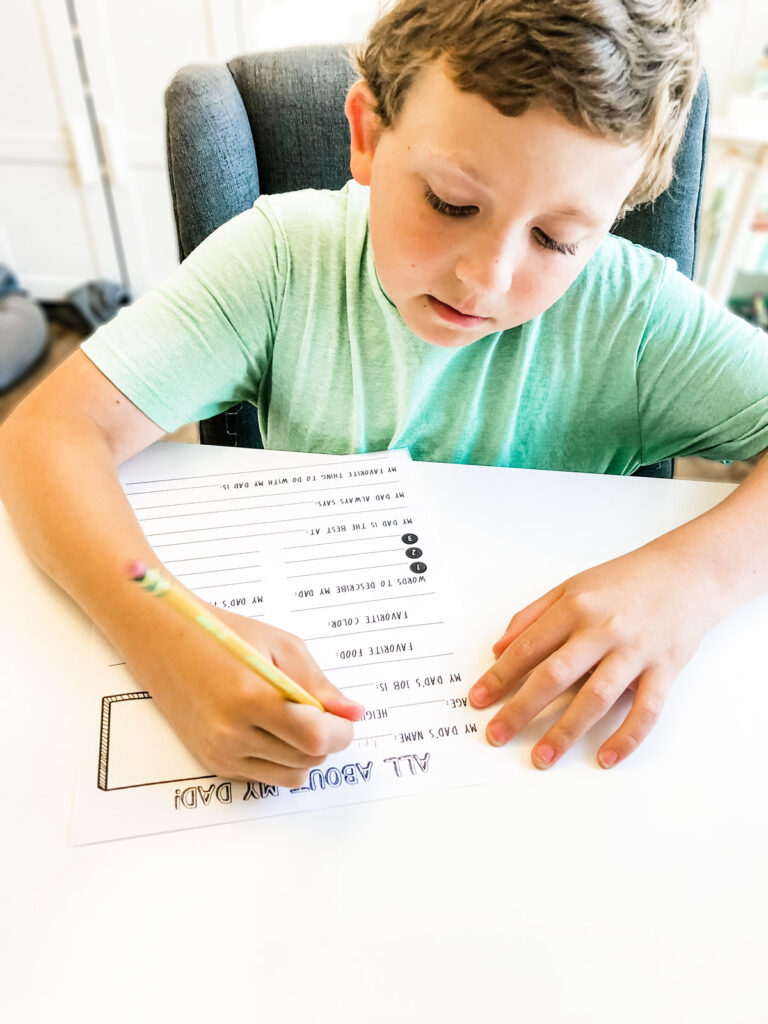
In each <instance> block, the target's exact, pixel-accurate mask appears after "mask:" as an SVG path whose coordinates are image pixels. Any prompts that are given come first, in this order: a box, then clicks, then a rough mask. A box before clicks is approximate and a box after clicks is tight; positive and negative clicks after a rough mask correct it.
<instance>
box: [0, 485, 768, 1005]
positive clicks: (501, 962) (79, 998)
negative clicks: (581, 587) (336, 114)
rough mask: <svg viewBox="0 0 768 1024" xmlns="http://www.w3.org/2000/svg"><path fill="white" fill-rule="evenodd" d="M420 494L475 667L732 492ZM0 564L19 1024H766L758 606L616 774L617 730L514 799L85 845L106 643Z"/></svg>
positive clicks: (2, 894) (3, 950)
mask: <svg viewBox="0 0 768 1024" xmlns="http://www.w3.org/2000/svg"><path fill="white" fill-rule="evenodd" d="M423 475H424V479H425V480H426V481H427V483H428V485H429V489H430V493H431V494H432V495H433V497H434V498H435V509H436V514H437V516H438V522H437V525H438V526H439V528H440V529H441V530H442V531H444V535H445V537H446V538H448V539H451V538H452V540H453V542H454V546H455V550H456V573H457V576H458V582H459V583H460V585H461V586H462V587H463V588H465V592H466V594H467V600H466V631H467V635H468V636H471V637H474V638H475V639H476V642H477V643H478V644H482V645H485V648H486V649H487V648H488V647H489V645H490V643H491V641H492V640H493V639H494V638H495V637H496V636H497V635H499V633H500V631H501V629H502V628H503V626H504V625H505V624H506V620H507V618H508V616H509V614H511V613H512V611H514V609H515V608H516V607H517V606H519V605H520V604H522V603H523V602H527V601H528V600H530V599H532V598H533V597H534V596H536V595H537V594H538V593H540V592H542V591H543V590H544V589H546V588H548V587H550V586H551V585H553V584H554V583H555V582H557V581H558V579H561V578H565V576H567V575H570V574H571V573H572V572H574V571H576V570H578V569H580V568H582V567H585V566H586V565H587V564H589V563H590V562H596V561H600V560H602V559H604V558H606V557H609V556H611V555H614V554H617V553H619V552H620V551H622V550H627V549H629V548H630V547H634V546H636V545H637V544H638V543H640V542H642V541H644V540H646V539H648V538H650V537H651V536H653V535H655V534H657V533H659V532H661V531H662V530H664V529H667V528H669V527H671V526H673V525H676V524H677V523H678V522H681V521H683V520H685V519H688V518H691V517H692V516H693V515H695V514H697V513H698V512H700V511H701V510H703V509H704V508H707V507H709V506H710V505H712V504H713V503H715V502H716V501H718V500H720V498H721V497H723V496H724V495H725V494H726V493H727V492H728V490H729V487H728V485H721V484H697V483H691V482H680V481H677V482H675V481H661V480H640V479H618V478H607V477H587V476H580V475H577V474H554V473H531V472H526V471H514V470H494V469H478V468H467V467H445V466H425V467H424V468H423ZM0 564H2V566H3V574H4V581H3V584H2V587H1V588H0V636H1V637H2V673H1V674H2V686H0V751H2V764H3V768H4V771H3V785H4V792H3V799H2V803H1V804H0V806H1V807H2V814H3V819H4V820H3V823H2V839H0V868H2V871H1V872H0V920H1V921H2V930H1V931H0V935H1V936H2V937H1V938H0V1019H2V1020H3V1021H4V1022H7V1024H17V1022H19V1024H22V1022H23V1024H32V1022H35V1024H36V1022H45V1024H50V1022H52V1021H77V1022H78V1024H81V1022H85V1021H96V1020H100V1021H101V1020H103V1021H109V1022H110V1024H119V1022H131V1024H134V1022H137V1021H142V1022H154V1021H174V1022H175V1021H194V1022H197V1021H200V1022H202V1021H206V1022H208V1021H217V1022H222V1021H251V1020H252V1021H259V1022H269V1024H273V1022H274V1024H282V1022H286V1024H287V1022H290V1024H296V1022H312V1024H316V1022H326V1021H328V1022H331V1021H333V1022H355V1024H361V1022H362V1024H368V1022H387V1024H393V1022H398V1024H400V1022H411V1021H413V1022H417V1021H418V1022H419V1024H430V1022H433V1021H441V1022H442V1021H448V1022H454V1021H467V1020H472V1021H478V1020H489V1021H490V1020H513V1021H519V1022H525V1024H528V1022H534V1021H535V1022H537V1024H545V1022H557V1024H564V1022H573V1024H587V1022H589V1024H600V1022H609V1021H610V1022H611V1024H614V1022H616V1021H619V1022H621V1024H634V1022H638V1024H639V1022H641V1021H642V1022H644V1024H646V1022H651V1021H653V1022H654V1024H658V1022H672V1021H674V1022H686V1024H687V1022H689V1021H691V1022H692V1021H696V1022H697V1024H702V1022H710V1021H711V1022H713V1024H715V1022H716V1024H722V1022H723V1021H728V1022H729V1024H736V1022H750V1024H754V1022H757V1021H765V1020H767V1019H768V986H767V985H766V960H767V954H768V936H767V935H766V924H765V921H766V919H767V918H768V914H767V913H766V911H768V900H767V899H766V896H767V889H768V886H767V883H766V834H767V831H768V830H767V828H766V826H767V825H768V821H767V820H766V819H767V814H766V801H765V779H766V769H765V755H764V735H765V723H766V721H768V686H767V685H766V683H767V682H768V679H767V678H766V677H767V676H768V669H767V668H766V664H765V658H764V648H765V636H766V631H767V627H768V600H766V599H759V600H757V601H755V602H753V603H752V604H751V605H749V606H747V607H745V608H743V609H742V610H741V611H739V612H738V613H737V614H736V615H734V616H732V617H731V619H729V620H728V621H727V622H725V623H723V624H722V625H721V626H720V627H718V629H717V630H715V631H714V632H713V633H711V634H710V635H709V636H708V637H707V639H706V640H705V642H704V643H703V645H702V647H701V648H700V650H699V652H698V653H697V655H696V657H695V659H694V660H693V662H692V663H691V664H690V665H689V667H688V668H687V669H686V671H685V672H684V673H683V675H682V676H681V678H680V680H679V682H678V684H677V686H676V687H675V689H674V690H673V693H672V696H671V697H670V699H669V702H668V705H667V709H666V711H665V714H664V715H663V717H662V719H661V721H660V723H659V725H658V726H657V728H656V730H655V731H654V733H653V734H652V735H651V737H650V738H649V739H648V740H647V741H646V743H645V744H644V745H643V747H642V748H641V749H640V750H639V751H638V752H637V753H636V754H635V755H634V756H633V757H632V758H631V759H630V760H629V761H627V762H626V763H625V764H624V765H622V766H620V767H619V768H618V769H616V770H614V771H610V772H605V771H601V770H600V769H598V768H597V767H596V766H595V764H594V753H595V751H596V749H597V747H598V745H599V742H600V737H601V736H603V735H605V732H604V730H596V731H595V735H594V736H590V737H588V738H587V739H586V740H585V741H584V742H583V743H582V744H581V745H580V746H579V747H578V748H577V749H576V750H575V751H572V752H571V754H570V755H569V756H568V757H566V758H565V759H564V760H563V761H562V762H561V763H560V764H559V765H558V766H557V767H556V768H555V769H553V770H551V771H549V772H546V773H538V772H536V771H535V770H534V769H532V768H530V769H528V768H527V767H526V766H527V765H528V764H529V760H528V757H529V750H530V746H531V743H532V741H533V739H534V738H535V737H536V735H538V734H539V733H540V732H541V731H542V729H541V726H539V727H538V728H537V729H529V730H528V733H527V736H526V738H525V740H524V741H520V740H518V741H517V742H515V743H514V744H513V745H512V746H510V747H509V748H507V749H505V750H504V751H500V752H499V756H500V757H509V758H512V759H515V760H516V761H517V762H518V763H519V764H520V765H521V766H523V768H522V770H521V771H520V773H519V775H518V776H517V778H516V779H515V781H514V782H512V783H506V784H503V785H499V784H495V785H487V786H476V787H471V788H470V787H468V788H464V789H458V790H452V791H443V792H438V793H432V794H424V795H421V796H412V797H408V798H405V799H393V800H388V801H381V802H378V803H368V804H358V805H353V806H347V807H340V808H335V809H332V810H324V811H314V812H311V813H306V814H293V815H285V816H283V817H276V818H267V819H262V820H260V821H251V822H245V823H239V824H234V825H223V826H219V827H215V828H202V829H194V830H188V831H182V832H175V833H171V834H167V835H156V836H151V837H147V838H140V839H130V840H124V841H120V842H113V843H106V844H100V845H95V846H86V847H80V848H70V847H68V846H67V843H66V838H65V836H66V826H67V819H68V814H69V803H70V798H71V790H72V765H73V756H74V751H73V746H74V741H73V739H72V728H71V723H72V719H73V713H72V706H73V704H74V703H75V702H76V696H75V695H76V693H77V687H78V673H79V671H80V665H81V662H82V657H83V651H84V649H85V647H86V645H87V643H88V630H89V627H88V624H87V623H86V621H85V619H84V617H83V616H82V614H81V613H80V612H79V610H78V609H77V608H76V607H74V606H73V605H72V604H71V602H69V600H68V599H66V598H65V597H64V596H62V595H61V594H60V593H59V592H58V591H57V590H56V589H55V588H54V587H53V586H52V585H51V584H50V583H49V582H48V581H47V580H46V579H44V578H43V577H42V576H41V575H40V574H39V573H38V572H37V571H36V570H35V569H33V568H32V567H31V566H30V564H29V563H28V562H27V560H26V558H25V557H24V555H23V554H22V553H21V551H20V549H19V547H18V544H17V542H16V541H15V539H14V537H13V534H12V531H11V529H10V526H9V524H8V521H7V518H6V517H5V515H4V514H3V513H2V512H0ZM489 581H490V582H489ZM485 588H487V599H486V597H485V596H483V595H484V594H485V593H486V590H485ZM489 607H497V609H498V611H497V614H496V615H495V617H491V619H490V620H489V616H488V613H487V609H488V608H489Z"/></svg>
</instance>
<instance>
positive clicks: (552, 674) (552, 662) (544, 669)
mask: <svg viewBox="0 0 768 1024" xmlns="http://www.w3.org/2000/svg"><path fill="white" fill-rule="evenodd" d="M539 678H540V680H541V682H543V683H544V684H545V685H546V686H547V688H548V689H550V690H558V691H559V690H561V689H562V688H563V687H565V686H568V685H569V684H570V683H572V682H573V667H572V665H571V663H570V661H569V660H568V658H565V657H563V656H562V655H557V656H553V657H551V658H548V659H547V661H546V662H544V664H543V665H542V666H541V670H540V676H539Z"/></svg>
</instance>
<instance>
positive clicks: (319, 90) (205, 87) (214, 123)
mask: <svg viewBox="0 0 768 1024" xmlns="http://www.w3.org/2000/svg"><path fill="white" fill-rule="evenodd" d="M355 77H356V75H355V72H354V71H353V69H352V67H351V65H350V62H349V60H348V57H347V49H346V47H345V46H342V45H336V46H308V47H296V48H293V49H287V50H278V51H275V52H269V53H253V54H248V55H246V56H242V57H236V58H235V59H234V60H231V61H229V63H228V64H226V65H204V64H195V65H191V66H189V67H185V68H182V69H181V70H180V71H178V72H177V73H176V75H175V76H174V78H173V80H172V82H171V84H170V85H169V87H168V90H167V92H166V96H165V105H166V116H167V148H168V170H169V175H170V184H171V194H172V198H173V208H174V215H175V218H176V231H177V236H178V242H179V256H180V258H181V259H184V258H185V257H186V256H187V255H188V254H189V253H190V252H191V251H192V250H193V249H194V248H195V247H196V246H197V245H198V244H199V243H200V242H201V241H202V240H203V239H204V238H205V237H206V236H207V235H208V234H210V233H211V231H213V230H215V228H217V227H219V226H220V225H221V224H223V223H224V222H225V221H227V220H229V219H230V218H231V217H234V216H235V215H236V214H238V213H241V212H242V211H243V210H246V209H248V207H250V206H252V205H253V203H254V201H255V200H256V199H257V198H258V196H259V195H260V194H261V193H262V192H264V193H274V192H290V191H292V190H295V189H302V188H331V189H336V188H340V187H341V186H342V185H343V184H344V182H345V181H347V179H348V178H349V176H350V175H349V129H348V127H347V122H346V119H345V117H344V99H345V96H346V92H347V89H348V88H349V86H350V85H351V84H352V82H353V81H354V80H355ZM708 111H709V89H708V86H707V80H706V78H705V77H702V80H701V83H700V85H699V89H698V92H697V95H696V99H695V101H694V104H693V108H692V110H691V114H690V117H689V120H688V126H687V129H686V133H685V137H684V139H683V143H682V146H681V148H680V152H679V153H678V156H677V161H676V171H675V180H674V182H673V184H672V186H671V187H670V189H669V190H668V191H667V192H666V193H665V194H664V195H663V196H661V197H660V198H659V199H658V200H657V201H656V202H655V203H654V204H653V205H652V206H647V207H642V208H640V209H637V210H633V211H632V212H631V213H630V214H628V215H627V217H625V218H624V220H623V221H621V223H620V224H618V225H616V226H615V228H614V230H615V232H616V233H617V234H620V235H622V236H624V237H625V238H628V239H630V240H631V241H634V242H637V243H639V244H640V245H645V246H647V247H648V248H651V249H655V250H656V251H657V252H661V253H663V254H664V255H666V256H671V257H672V258H673V259H675V260H676V261H677V264H678V266H679V267H680V270H681V271H682V272H683V273H684V274H687V275H688V276H689V277H692V276H693V268H694V263H695V257H696V239H697V232H698V224H699V213H700V208H701V193H702V182H703V171H704V161H705V156H706V144H707V122H708ZM200 436H201V440H202V441H204V442H205V443H211V444H228V445H240V446H243V447H261V436H260V434H259V428H258V421H257V418H256V411H255V409H254V408H253V407H252V406H250V405H249V404H247V403H242V404H241V405H239V406H237V407H236V408H235V409H233V410H231V411H230V412H228V413H223V414H222V415H221V416H216V417H213V419H211V420H206V421H204V422H203V423H201V425H200ZM652 473H653V475H665V476H669V475H671V464H669V462H668V463H665V464H660V465H657V466H656V467H652ZM646 475H648V474H647V473H646Z"/></svg>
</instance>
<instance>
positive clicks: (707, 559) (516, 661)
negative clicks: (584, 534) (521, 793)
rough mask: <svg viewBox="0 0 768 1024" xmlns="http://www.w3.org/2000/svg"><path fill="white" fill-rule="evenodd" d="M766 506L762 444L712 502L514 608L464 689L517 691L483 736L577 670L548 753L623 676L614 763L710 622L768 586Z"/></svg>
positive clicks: (608, 749)
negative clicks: (490, 661) (739, 477)
mask: <svg viewBox="0 0 768 1024" xmlns="http://www.w3.org/2000/svg"><path fill="white" fill-rule="evenodd" d="M766 512H768V456H764V457H763V458H762V459H761V461H760V463H759V464H758V466H757V467H756V468H755V470H754V471H753V472H752V474H751V475H750V476H749V477H748V478H747V479H746V480H745V481H744V482H743V483H742V484H741V486H740V487H738V488H737V489H736V490H735V491H734V492H733V493H732V494H730V495H729V496H728V497H727V498H726V499H725V500H724V501H723V502H721V503H720V504H719V505H718V506H716V507H715V508H713V509H711V510H710V511H709V512H706V513H705V514H704V515H701V516H699V517H698V518H696V519H694V520H692V521H691V522H689V523H686V524H685V525H683V526H680V527H678V528H677V529H676V530H672V531H670V532H669V533H667V534H664V535H663V536H661V537H659V538H657V539H656V540H654V541H652V542H651V543H649V544H646V545H645V546H643V547H641V548H638V549H637V550H636V551H632V552H630V553H629V554H626V555H623V556H622V557H620V558H616V559H614V560H612V561H610V562H606V563H604V564H603V565H599V566H597V567H595V568H594V569H589V570H587V571H586V572H582V573H579V574H578V575H577V576H574V577H573V578H572V579H570V580H567V581H566V582H565V583H563V584H561V585H560V586H559V587H556V588H555V589H554V590H551V591H550V592H549V593H548V594H545V595H544V596H543V597H541V598H539V599H538V600H537V601H535V602H533V604H531V605H529V606H528V607H527V608H524V609H523V610H522V611H520V612H518V613H517V614H516V615H515V616H514V617H513V618H512V619H511V621H510V623H509V625H508V626H507V629H506V631H505V633H504V635H503V636H502V637H501V638H500V639H499V640H498V641H497V643H496V644H495V645H494V656H495V657H496V658H497V660H496V662H495V664H494V665H493V666H492V667H491V668H490V669H489V670H488V671H487V672H486V673H485V674H484V675H483V676H482V677H481V678H480V679H479V680H478V681H477V683H476V684H475V685H474V687H473V688H472V689H471V690H470V699H471V702H472V704H473V705H474V706H475V707H486V706H488V705H489V704H492V703H493V702H494V701H496V700H499V699H500V698H503V697H507V696H508V695H509V694H511V693H514V695H513V696H511V697H510V699H508V700H507V701H506V703H505V704H504V706H503V707H502V708H501V710H500V711H499V712H498V714H496V715H495V716H494V718H493V719H492V720H491V721H490V722H489V724H488V728H487V737H488V740H489V742H491V743H493V744H494V745H497V746H498V745H502V744H504V743H506V742H507V741H508V740H510V739H511V738H512V737H513V736H515V735H516V734H517V733H518V732H519V731H520V729H522V728H523V727H524V726H525V725H527V723H528V722H530V721H531V719H532V718H534V717H535V715H537V714H538V713H539V712H540V711H542V710H543V709H544V708H545V707H547V706H548V705H549V704H550V703H551V702H552V701H553V700H555V698H557V697H558V696H560V695H561V694H562V693H563V692H564V691H565V690H566V689H568V687H570V686H572V685H573V684H574V683H578V682H580V681H583V685H582V686H581V688H580V689H579V691H578V692H577V694H576V696H575V697H574V699H573V701H572V702H571V704H570V705H569V706H568V708H566V710H565V711H564V713H563V714H562V715H561V716H560V718H559V719H558V720H557V721H556V722H555V723H554V724H553V725H552V726H551V728H549V729H548V730H547V731H546V733H545V734H544V735H543V736H542V737H541V739H540V740H539V741H538V742H537V744H536V745H535V746H534V749H533V751H532V759H533V763H534V765H535V766H536V767H538V768H547V767H549V766H550V765H552V764H554V763H555V762H556V761H557V760H558V759H559V758H560V757H561V756H562V755H563V754H564V753H565V752H566V751H567V750H568V749H569V748H570V747H571V746H572V745H573V744H574V743H575V742H576V740H578V739H579V738H580V737H581V736H583V735H584V733H585V732H586V731H587V730H588V729H589V728H591V726H592V725H594V724H596V723H597V722H598V721H599V720H600V719H601V718H602V717H603V715H604V714H605V713H606V711H607V710H608V709H609V708H610V707H611V706H612V705H613V704H614V703H615V702H616V700H617V699H618V698H619V696H620V695H621V694H622V693H623V692H624V691H625V690H626V689H628V688H631V689H633V690H634V691H635V695H634V701H633V704H632V707H631V709H630V711H629V713H628V715H627V717H626V719H625V720H624V722H623V723H622V725H621V726H620V727H619V729H618V730H617V731H616V732H615V733H614V734H613V735H612V736H610V737H609V738H608V739H606V740H605V741H604V742H603V743H602V745H601V747H600V749H599V751H598V755H597V756H598V761H599V762H600V764H601V765H602V766H603V767H606V768H609V767H612V766H613V765H614V764H616V763H618V762H619V761H621V760H623V759H624V758H626V757H627V756H628V755H629V754H631V753H632V751H633V750H634V749H635V748H636V747H637V746H638V745H639V744H640V743H641V742H642V741H643V739H644V738H645V737H646V736H647V735H648V733H649V732H650V730H651V728H652V727H653V725H654V723H655V722H656V720H657V719H658V716H659V714H660V712H661V709H662V706H663V703H664V699H665V697H666V694H667V693H668V692H669V689H670V688H671V686H672V683H673V682H674V680H675V676H676V675H677V673H678V672H679V671H680V670H681V669H682V667H683V666H684V665H685V664H686V662H687V661H688V660H689V659H690V658H691V657H692V656H693V654H694V652H695V650H696V648H697V646H698V644H699V642H700V640H701V638H702V637H703V635H704V634H705V633H706V632H707V630H709V629H710V628H712V627H713V626H714V625H716V624H717V623H718V622H720V621H721V620H722V619H724V618H725V617H726V616H727V615H728V614H729V613H730V612H732V611H733V610H734V609H735V608H737V607H738V606H739V605H741V604H742V603H744V602H745V601H748V600H749V599H750V598H752V597H755V596H756V595H758V594H760V593H762V592H763V591H765V590H767V589H768V532H766V529H765V519H766ZM529 673H530V674H529ZM526 676H527V678H526Z"/></svg>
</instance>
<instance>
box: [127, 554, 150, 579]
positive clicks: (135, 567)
mask: <svg viewBox="0 0 768 1024" xmlns="http://www.w3.org/2000/svg"><path fill="white" fill-rule="evenodd" d="M146 575H147V567H146V565H145V564H144V563H143V562H140V561H139V560H138V558H134V560H133V561H132V562H131V564H130V565H129V566H128V578H129V579H131V580H136V581H137V582H139V581H140V580H143V579H144V577H145V576H146Z"/></svg>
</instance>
